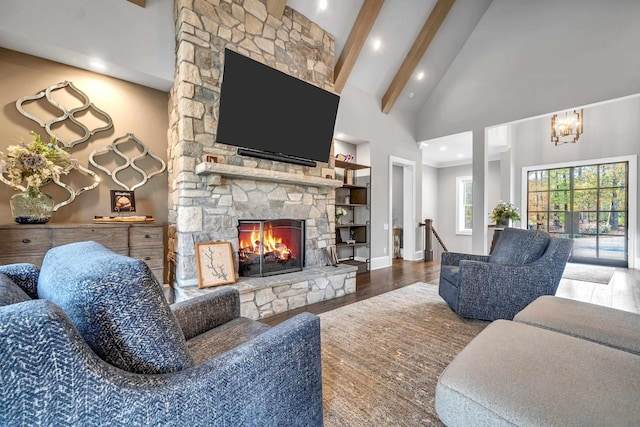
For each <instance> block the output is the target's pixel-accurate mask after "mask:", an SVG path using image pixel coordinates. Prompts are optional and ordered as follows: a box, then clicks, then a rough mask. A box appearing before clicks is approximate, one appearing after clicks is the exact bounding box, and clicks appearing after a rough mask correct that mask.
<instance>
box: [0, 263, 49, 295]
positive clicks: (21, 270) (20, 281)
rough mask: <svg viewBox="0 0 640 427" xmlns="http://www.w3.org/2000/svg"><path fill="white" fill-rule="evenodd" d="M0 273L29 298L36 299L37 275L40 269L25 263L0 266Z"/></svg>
mask: <svg viewBox="0 0 640 427" xmlns="http://www.w3.org/2000/svg"><path fill="white" fill-rule="evenodd" d="M0 273H2V274H5V275H7V276H8V277H9V278H10V279H11V280H13V282H14V283H15V284H16V285H18V286H19V287H20V289H22V290H23V291H24V292H25V293H26V294H27V295H29V297H30V298H32V299H35V298H38V275H39V274H40V269H38V267H36V266H35V265H33V264H29V263H26V262H22V263H18V264H9V265H0Z"/></svg>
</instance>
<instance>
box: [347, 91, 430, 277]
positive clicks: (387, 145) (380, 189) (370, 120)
mask: <svg viewBox="0 0 640 427" xmlns="http://www.w3.org/2000/svg"><path fill="white" fill-rule="evenodd" d="M335 131H336V132H343V133H346V134H347V135H351V136H354V137H357V138H359V139H363V140H366V141H369V142H370V144H367V145H368V146H369V147H367V148H368V150H369V156H370V163H369V164H370V165H371V193H372V195H371V204H372V208H371V256H372V258H373V261H372V267H373V268H378V267H380V266H382V264H383V263H388V262H389V261H390V258H389V257H390V251H391V248H390V247H389V233H390V230H391V218H389V203H390V202H389V182H390V177H389V169H390V168H389V156H396V157H400V158H403V159H407V160H410V161H414V162H416V171H417V173H416V176H417V178H416V183H415V186H416V194H417V200H416V201H415V206H416V209H415V210H416V212H415V215H416V228H415V230H414V233H415V234H416V241H417V242H421V241H422V238H421V236H422V234H421V229H420V228H418V226H417V223H418V221H419V219H420V216H421V214H422V213H421V207H422V196H421V194H422V179H421V177H420V169H421V165H420V161H421V160H420V159H421V156H420V150H419V149H418V147H417V145H416V141H415V138H414V137H413V135H412V134H411V131H410V130H409V129H408V128H407V126H406V121H405V120H404V119H402V118H400V117H397V116H394V115H393V114H388V115H387V114H383V113H382V112H381V111H380V102H379V101H378V100H376V99H375V98H374V97H373V96H371V95H369V94H367V93H364V92H363V91H361V90H360V89H358V88H356V87H354V86H351V85H346V86H345V88H344V90H343V91H342V93H341V95H340V106H339V108H338V117H337V120H336V127H335ZM358 149H359V151H358V157H359V158H360V156H361V155H363V154H361V152H360V148H359V147H358ZM385 225H386V226H387V227H388V228H387V229H385ZM387 258H388V259H387Z"/></svg>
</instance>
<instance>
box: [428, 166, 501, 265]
mask: <svg viewBox="0 0 640 427" xmlns="http://www.w3.org/2000/svg"><path fill="white" fill-rule="evenodd" d="M471 172H472V166H471V165H462V166H452V167H448V168H440V169H437V197H436V198H434V202H435V203H436V205H437V220H436V221H434V223H433V227H434V228H435V229H436V231H437V232H438V234H439V235H440V237H441V238H442V241H443V242H444V244H445V245H446V246H447V249H448V250H449V251H452V252H463V253H471V252H472V243H471V239H472V238H471V236H469V235H463V234H456V211H455V209H456V178H457V177H459V176H469V175H471ZM487 185H488V199H487V200H488V205H489V206H491V208H493V206H495V205H496V204H497V203H498V201H499V200H500V162H499V161H493V162H489V175H488V179H487ZM487 216H489V213H488V212H487ZM491 237H492V233H489V243H490V242H491ZM435 246H436V243H435V242H434V247H435ZM488 249H489V248H488V247H487V253H488Z"/></svg>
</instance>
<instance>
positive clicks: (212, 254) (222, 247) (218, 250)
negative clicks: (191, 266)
mask: <svg viewBox="0 0 640 427" xmlns="http://www.w3.org/2000/svg"><path fill="white" fill-rule="evenodd" d="M196 265H197V268H198V287H199V288H208V287H210V286H218V285H226V284H228V283H235V282H236V273H235V268H234V265H233V252H232V248H231V243H229V242H208V243H196Z"/></svg>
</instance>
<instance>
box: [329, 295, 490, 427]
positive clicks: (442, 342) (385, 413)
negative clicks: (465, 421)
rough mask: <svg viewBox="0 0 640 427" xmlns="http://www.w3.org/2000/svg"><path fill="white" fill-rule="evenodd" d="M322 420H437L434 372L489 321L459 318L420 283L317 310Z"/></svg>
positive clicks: (371, 423) (382, 423)
mask: <svg viewBox="0 0 640 427" xmlns="http://www.w3.org/2000/svg"><path fill="white" fill-rule="evenodd" d="M320 319H321V330H322V385H323V395H324V415H325V420H324V421H325V426H340V427H344V426H367V427H369V426H424V425H442V424H441V422H440V421H439V419H438V417H437V415H436V413H435V409H434V395H435V387H436V382H437V380H438V377H439V376H440V374H441V373H442V371H443V370H444V369H445V367H446V366H447V365H448V364H449V363H450V362H451V360H453V358H454V357H455V355H456V354H458V353H459V352H460V351H461V350H462V348H464V346H465V345H467V344H468V343H469V341H471V339H473V337H475V336H476V335H477V334H478V333H479V332H480V331H481V330H482V329H483V328H484V327H485V326H486V325H488V323H489V322H484V321H477V320H466V319H462V318H460V317H458V316H457V315H456V314H455V313H454V312H453V311H451V309H450V308H449V306H448V305H447V304H446V303H445V302H444V300H442V298H440V296H439V295H438V288H437V286H434V285H429V284H426V283H415V284H413V285H410V286H407V287H405V288H401V289H398V290H395V291H392V292H388V293H386V294H383V295H379V296H377V297H373V298H370V299H367V300H364V301H360V302H357V303H354V304H350V305H347V306H344V307H341V308H338V309H336V310H333V311H329V312H327V313H323V314H321V315H320Z"/></svg>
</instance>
